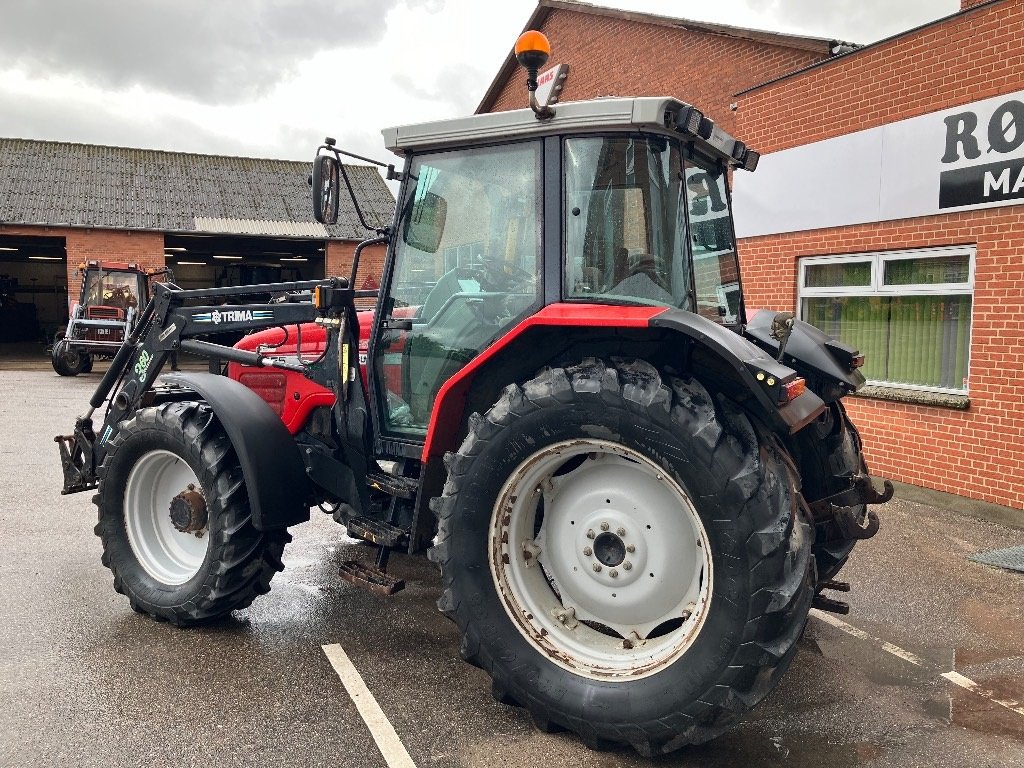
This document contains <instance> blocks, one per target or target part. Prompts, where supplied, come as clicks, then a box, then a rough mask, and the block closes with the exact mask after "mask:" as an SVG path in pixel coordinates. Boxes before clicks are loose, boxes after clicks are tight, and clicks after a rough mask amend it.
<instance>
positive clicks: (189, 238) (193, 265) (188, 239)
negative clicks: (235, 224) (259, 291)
mask: <svg viewBox="0 0 1024 768" xmlns="http://www.w3.org/2000/svg"><path fill="white" fill-rule="evenodd" d="M325 247H326V246H325V242H324V241H323V240H314V239H310V238H307V239H291V238H271V237H239V236H234V235H226V236H221V235H166V236H165V237H164V254H165V258H166V260H167V266H169V267H170V268H171V269H172V270H173V271H174V282H175V283H177V284H178V285H180V286H181V287H182V288H211V287H212V288H220V287H222V286H231V285H252V284H258V283H278V282H288V281H293V280H319V279H321V278H323V277H324V263H325V258H324V253H325V251H324V248H325Z"/></svg>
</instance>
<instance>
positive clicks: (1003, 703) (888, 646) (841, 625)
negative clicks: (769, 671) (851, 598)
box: [814, 610, 1024, 715]
mask: <svg viewBox="0 0 1024 768" xmlns="http://www.w3.org/2000/svg"><path fill="white" fill-rule="evenodd" d="M814 616H815V617H817V618H818V619H820V620H821V621H823V622H824V623H826V624H828V625H829V626H832V627H835V628H836V629H838V630H839V631H841V632H845V633H846V634H848V635H850V636H851V637H856V638H857V639H858V640H867V641H868V642H869V643H874V644H875V645H877V646H879V647H880V648H881V649H882V650H883V651H885V652H886V653H891V654H892V655H893V656H896V657H897V658H900V659H903V660H904V661H907V662H910V663H911V664H914V665H916V666H918V667H922V668H923V669H931V670H934V671H938V668H937V667H935V666H934V665H933V664H929V663H928V662H926V661H925V660H924V659H922V658H921V657H920V656H918V655H917V654H914V653H911V652H910V651H905V650H903V649H902V648H900V647H899V646H898V645H893V644H892V643H889V642H886V641H885V640H882V639H881V638H878V637H875V636H874V635H869V634H868V633H867V632H865V631H864V630H863V629H857V627H855V626H853V625H852V624H847V623H846V622H845V621H843V620H842V619H837V618H836V617H835V616H833V615H832V614H831V613H824V612H822V611H819V610H815V611H814ZM939 676H940V677H942V678H944V679H946V680H948V681H949V682H951V683H953V685H958V686H960V687H961V688H963V689H964V690H967V691H970V692H971V693H973V694H976V695H978V696H981V697H982V698H983V699H987V700H988V701H991V702H992V703H993V704H998V705H999V706H1000V707H1004V708H1006V709H1008V710H1010V711H1011V712H1016V713H1017V714H1018V715H1024V706H1022V705H1021V703H1020V702H1019V701H1007V700H1005V699H997V698H996V697H995V696H994V695H993V694H992V692H991V691H987V690H985V689H984V688H982V687H981V686H980V685H978V683H976V682H974V681H973V680H971V679H970V678H969V677H964V676H963V675H961V674H960V673H959V672H955V671H954V672H940V673H939Z"/></svg>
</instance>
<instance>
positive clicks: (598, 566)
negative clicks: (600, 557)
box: [594, 563, 601, 573]
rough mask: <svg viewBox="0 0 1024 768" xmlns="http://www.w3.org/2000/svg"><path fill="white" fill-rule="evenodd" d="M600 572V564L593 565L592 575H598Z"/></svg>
mask: <svg viewBox="0 0 1024 768" xmlns="http://www.w3.org/2000/svg"><path fill="white" fill-rule="evenodd" d="M600 572H601V564H600V563H594V573H600Z"/></svg>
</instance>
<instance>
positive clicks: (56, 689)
mask: <svg viewBox="0 0 1024 768" xmlns="http://www.w3.org/2000/svg"><path fill="white" fill-rule="evenodd" d="M26 368H31V369H32V370H26ZM98 379H99V377H98V375H97V374H92V375H88V376H83V377H80V378H78V379H61V378H59V377H57V376H56V375H55V374H54V373H53V372H52V371H51V370H50V369H49V367H48V366H45V365H32V366H11V365H0V461H2V468H3V469H2V473H3V474H2V476H3V481H2V482H0V766H3V767H4V768H6V766H110V767H116V766H143V765H144V766H175V767H178V766H200V765H202V766H208V765H217V766H263V765H267V766H271V765H273V766H332V767H335V768H336V767H337V766H367V767H368V768H376V767H377V766H385V765H386V762H385V760H384V758H383V757H382V756H381V753H380V752H379V750H378V749H377V747H376V745H375V743H374V741H373V739H372V737H371V735H370V731H369V730H368V728H367V726H366V724H365V723H364V721H363V720H362V719H361V717H360V715H359V713H358V711H357V710H356V707H355V705H354V704H353V702H352V700H351V698H350V697H349V696H348V694H347V693H346V691H345V689H344V687H343V686H342V684H341V682H340V681H339V678H338V676H337V674H336V673H335V672H334V670H333V669H332V667H331V666H330V664H329V663H328V661H327V659H326V657H325V656H324V654H323V652H322V650H321V646H322V645H324V644H330V643H338V644H340V645H341V646H342V647H343V648H344V649H345V651H346V652H347V654H348V655H349V657H350V658H351V660H352V662H353V663H354V664H355V666H356V668H357V669H358V670H359V672H360V674H361V675H362V677H363V679H364V680H365V682H366V685H367V686H368V687H369V689H370V691H371V692H372V693H373V695H374V696H375V697H376V699H377V701H378V702H379V704H380V706H381V708H382V709H383V711H384V713H385V714H386V715H387V717H388V718H389V719H390V721H391V723H392V724H393V725H394V728H395V731H396V733H397V734H398V736H399V738H400V739H401V740H402V742H403V744H404V745H405V748H406V749H407V750H408V752H409V754H410V756H411V757H412V759H413V761H414V762H415V764H416V765H417V766H491V765H501V766H504V767H505V768H516V767H518V766H582V767H593V768H612V767H614V766H643V765H652V764H655V765H664V766H707V767H712V768H713V767H717V766H723V767H724V766H761V765H766V766H776V765H777V766H794V767H803V766H827V767H828V768H846V766H862V765H863V766H900V767H903V766H929V767H931V766H951V767H955V766H965V767H966V766H971V767H972V768H978V767H982V766H992V767H993V768H995V767H996V766H1006V767H1007V768H1009V767H1010V766H1013V767H1015V768H1020V766H1024V714H1020V713H1018V712H1014V711H1011V710H1010V709H1008V708H1006V707H1003V706H1000V705H999V704H996V703H994V702H993V701H992V699H993V698H997V699H1000V700H1015V701H1017V702H1018V705H1017V706H1019V707H1021V708H1024V574H1019V573H1013V572H1009V571H1002V570H998V569H994V568H989V567H986V566H983V565H980V564H978V563H974V562H971V561H969V560H967V555H969V554H972V553H975V552H979V551H984V550H989V549H996V548H1002V547H1010V546H1018V545H1022V544H1024V530H1018V529H1013V528H1007V527H1004V526H1000V525H996V524H994V523H989V522H985V521H980V520H976V519H973V518H970V517H966V516H963V515H961V514H958V513H956V512H954V511H948V510H941V509H936V508H932V507H928V506H925V505H921V504H916V503H911V502H908V501H903V500H899V499H896V500H894V501H892V502H890V503H889V504H888V505H885V506H884V507H881V508H879V512H880V513H881V515H882V529H881V532H880V533H879V534H878V535H877V536H876V537H875V538H874V539H873V540H871V541H869V542H866V543H863V544H861V545H859V546H858V548H857V550H856V551H855V553H854V557H853V559H852V560H851V562H850V564H849V565H848V566H847V568H846V569H845V570H844V572H843V578H845V579H847V580H849V581H850V582H851V583H852V585H853V591H852V592H851V593H850V594H849V595H848V596H846V599H848V600H849V602H850V603H851V606H852V611H851V613H850V615H849V616H848V617H844V621H846V622H848V623H849V624H850V625H853V626H854V627H856V628H859V629H860V630H862V631H863V632H864V633H866V634H867V635H869V636H870V637H872V638H878V639H879V640H882V641H887V642H889V643H892V644H894V645H895V646H898V647H899V648H901V649H903V650H905V651H908V652H910V653H912V654H914V655H915V656H916V657H918V659H919V661H920V662H921V663H920V664H913V663H910V662H908V661H905V660H903V659H901V658H898V657H897V656H895V655H892V654H891V653H887V652H886V651H884V650H882V649H881V647H880V645H879V643H878V642H875V641H874V640H871V639H864V638H863V637H855V636H852V635H851V634H849V633H848V632H845V631H843V630H842V629H839V628H836V627H834V626H832V625H830V624H828V623H825V622H824V621H822V620H821V619H820V618H819V617H818V616H817V615H815V614H813V613H812V617H811V620H810V623H809V625H808V628H807V631H806V632H805V634H804V637H803V639H802V640H801V642H800V651H799V654H798V655H797V657H796V660H795V661H794V663H793V666H792V667H791V669H790V671H789V672H788V674H787V675H786V677H785V678H784V679H783V681H782V683H781V685H780V686H779V688H778V689H776V690H775V691H774V693H773V694H772V695H770V696H769V698H768V699H767V700H766V701H765V702H763V703H762V704H761V705H760V706H759V707H758V708H757V709H755V710H754V712H753V713H752V714H751V715H750V716H748V717H747V718H746V720H745V721H744V722H743V723H742V724H740V725H739V726H738V727H735V728H733V729H732V730H731V731H729V732H728V733H726V734H725V735H724V736H721V737H719V738H718V739H716V740H714V741H712V742H710V743H708V744H705V745H702V746H699V747H693V748H689V749H684V750H683V751H680V752H677V753H674V754H672V755H670V756H667V757H664V758H660V759H657V760H654V761H651V760H645V759H643V758H640V757H639V756H637V755H636V754H635V753H633V752H631V751H630V750H626V749H623V750H618V751H612V752H591V751H589V750H588V749H586V748H585V747H584V746H583V745H582V744H581V743H580V742H579V741H578V740H577V739H575V738H574V737H572V736H570V735H568V734H557V735H545V734H542V733H539V732H538V731H536V730H535V729H534V728H533V726H532V725H531V724H530V720H529V718H528V717H527V716H526V714H525V713H524V712H522V711H521V710H518V709H514V708H510V707H506V706H503V705H501V704H498V703H496V702H495V701H494V700H493V699H492V698H491V695H490V685H489V681H488V680H487V678H486V676H485V675H484V674H483V673H482V672H480V671H479V670H477V669H475V668H473V667H470V666H469V665H467V664H465V663H463V662H462V661H460V659H459V655H458V646H459V638H458V636H457V632H456V629H455V627H454V625H452V624H451V623H449V622H448V621H447V620H446V619H444V618H443V617H442V616H441V615H440V614H439V613H438V612H437V610H436V608H435V601H436V599H437V597H438V573H437V571H436V569H435V567H434V566H433V565H432V564H430V563H428V562H427V561H426V560H425V559H421V558H410V557H404V556H394V557H393V558H392V561H391V563H392V564H391V568H390V570H391V571H392V573H394V574H395V575H397V576H399V577H401V578H404V579H405V581H406V584H407V586H406V589H405V590H404V591H403V592H400V593H398V594H397V595H395V596H394V597H391V598H380V597H376V596H374V595H371V594H369V593H367V592H365V591H363V590H360V589H358V588H356V587H353V586H351V585H349V584H347V583H345V582H343V581H341V580H340V578H339V577H338V576H337V568H338V564H339V562H340V561H342V560H345V559H353V558H355V559H363V560H367V559H369V558H370V557H372V551H371V550H370V549H368V548H367V547H365V546H363V545H360V544H357V543H353V542H352V540H350V539H347V538H346V537H345V536H344V530H343V529H342V528H341V527H340V526H338V525H337V524H335V523H334V522H333V521H332V520H331V519H330V518H329V517H327V516H325V515H321V514H319V513H317V512H316V511H314V517H313V520H312V521H311V522H310V523H307V524H305V525H302V526H299V527H297V528H295V529H293V534H294V536H295V539H294V542H293V543H292V544H290V545H289V547H288V548H287V550H286V552H285V564H286V568H285V570H284V572H283V573H281V574H279V575H278V576H277V577H275V579H274V582H273V584H272V591H271V592H270V594H269V595H266V596H263V597H261V598H259V599H257V601H256V602H255V603H254V604H253V606H252V607H251V608H249V609H247V610H244V611H238V612H236V613H235V614H233V615H232V616H231V617H230V618H228V619H226V620H224V621H222V622H220V623H217V624H215V625H212V626H208V627H204V628H201V629H190V630H181V629H176V628H174V627H171V626H168V625H167V624H158V623H156V622H153V621H151V620H149V619H147V618H144V617H142V616H139V615H136V614H134V613H132V611H131V610H130V609H129V607H128V603H127V601H126V600H125V599H124V598H123V597H121V596H120V595H117V594H116V593H115V592H114V591H113V588H112V581H111V577H110V573H109V571H107V569H106V568H104V567H103V566H102V565H101V564H100V544H99V539H97V538H96V537H95V536H94V535H93V533H92V526H93V524H94V523H95V517H96V516H95V507H94V506H93V505H92V504H91V502H90V496H91V494H90V493H82V494H76V495H72V496H66V497H64V496H61V495H60V493H59V490H60V487H61V473H60V465H59V461H58V457H57V450H56V446H55V445H54V443H53V442H52V439H53V436H54V435H56V434H58V433H68V432H69V431H70V429H71V427H72V425H73V421H74V417H75V415H76V414H78V413H80V412H82V411H83V410H84V408H85V403H86V401H87V399H88V397H89V394H90V393H91V390H92V388H93V387H94V386H95V384H96V382H97V381H98ZM951 670H955V671H956V672H959V673H960V674H961V675H964V676H965V677H967V678H970V679H971V680H973V681H975V682H977V683H978V684H979V685H980V687H981V688H982V689H984V691H985V692H987V693H988V696H982V695H979V694H976V693H972V692H969V691H967V690H964V689H963V688H960V687H957V686H955V685H953V684H951V683H949V682H947V681H946V680H945V679H943V678H942V677H941V676H940V675H941V673H943V672H949V671H951Z"/></svg>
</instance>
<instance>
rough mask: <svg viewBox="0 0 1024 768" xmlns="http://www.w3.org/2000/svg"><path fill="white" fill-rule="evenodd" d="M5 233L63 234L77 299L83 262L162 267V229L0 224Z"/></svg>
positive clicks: (71, 294)
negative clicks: (148, 230)
mask: <svg viewBox="0 0 1024 768" xmlns="http://www.w3.org/2000/svg"><path fill="white" fill-rule="evenodd" d="M0 232H2V233H3V234H5V235H28V236H33V235H35V236H39V237H44V236H45V237H63V238H64V240H65V248H66V250H67V256H68V264H67V268H68V296H69V297H70V299H71V301H77V300H78V295H79V292H80V290H81V287H82V280H81V276H80V275H79V272H78V268H79V266H80V265H81V264H82V262H86V261H90V260H95V261H123V262H133V263H135V264H138V265H139V266H140V267H142V268H143V269H155V268H158V267H162V266H164V264H165V261H164V236H163V233H162V232H126V231H121V230H110V229H71V228H67V227H24V226H22V227H11V226H4V227H0Z"/></svg>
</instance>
